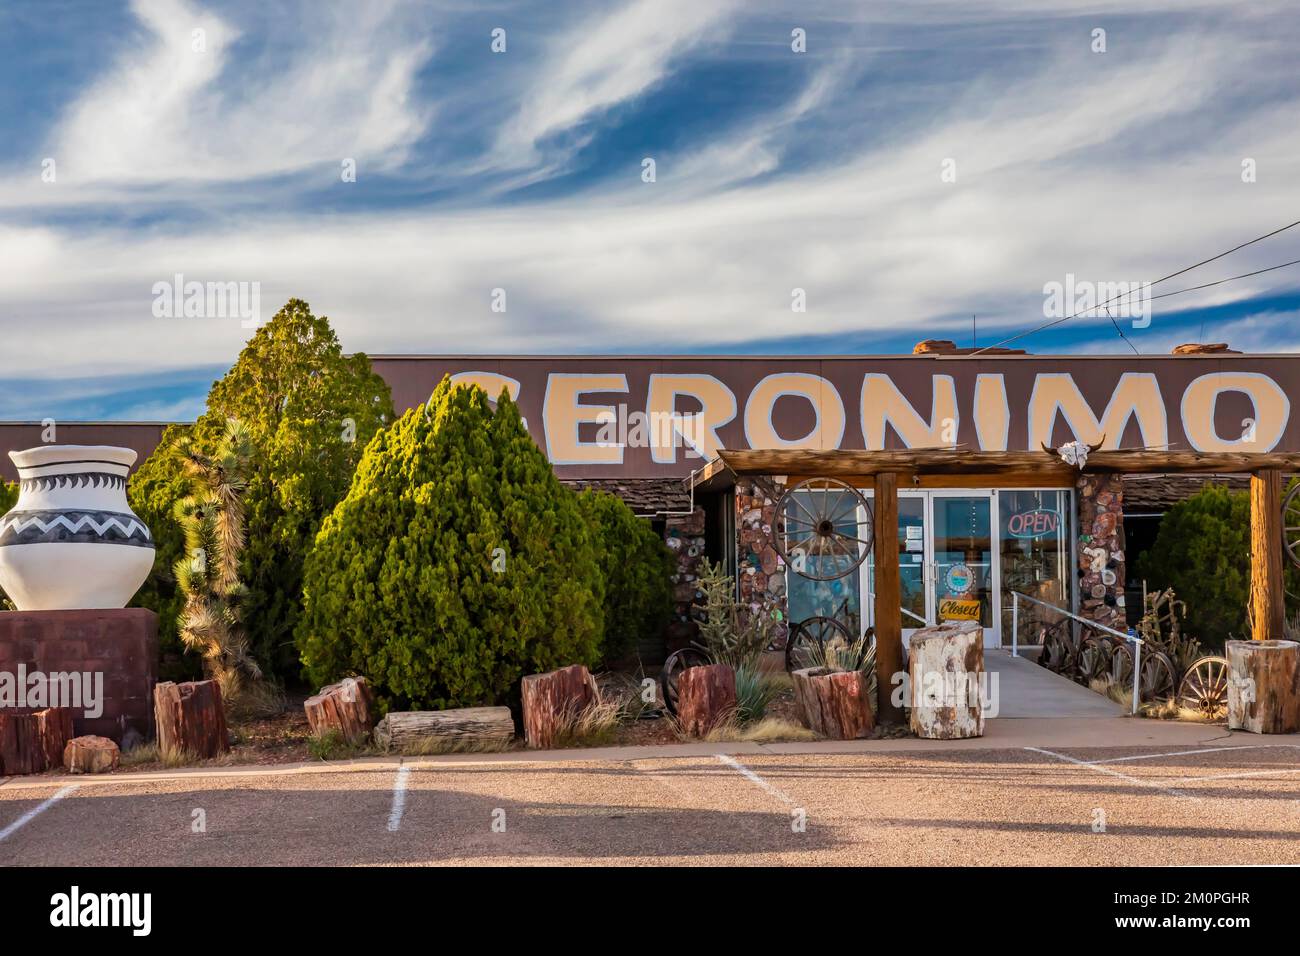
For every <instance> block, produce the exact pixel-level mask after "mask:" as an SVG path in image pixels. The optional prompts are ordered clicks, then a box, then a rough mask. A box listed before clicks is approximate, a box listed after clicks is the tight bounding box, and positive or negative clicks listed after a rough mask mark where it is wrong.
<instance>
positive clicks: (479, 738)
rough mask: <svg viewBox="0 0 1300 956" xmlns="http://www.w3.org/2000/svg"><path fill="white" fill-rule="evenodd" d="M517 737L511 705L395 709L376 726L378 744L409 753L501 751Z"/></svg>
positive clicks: (388, 748)
mask: <svg viewBox="0 0 1300 956" xmlns="http://www.w3.org/2000/svg"><path fill="white" fill-rule="evenodd" d="M514 736H515V720H514V718H513V717H511V716H510V708H509V707H462V708H459V709H456V710H418V711H395V712H392V713H390V714H389V715H388V716H387V717H385V718H384V719H383V720H381V721H380V722H379V724H378V726H376V727H375V743H377V744H378V745H379V746H380V747H383V748H384V749H385V750H397V751H400V752H402V753H409V754H432V753H447V752H449V751H455V750H502V749H504V748H505V747H506V746H507V745H508V744H509V743H510V741H511V740H512V739H513V738H514Z"/></svg>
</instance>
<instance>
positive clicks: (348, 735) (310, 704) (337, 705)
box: [302, 677, 375, 744]
mask: <svg viewBox="0 0 1300 956" xmlns="http://www.w3.org/2000/svg"><path fill="white" fill-rule="evenodd" d="M374 699H375V698H374V694H373V693H371V690H370V682H369V681H367V680H366V679H365V678H364V677H345V678H344V679H343V680H341V681H339V682H338V683H337V684H330V685H329V686H327V687H322V688H321V689H320V692H319V693H317V694H316V695H315V696H313V697H308V698H307V700H306V701H305V702H304V703H303V705H302V706H303V710H304V711H306V713H307V725H308V726H309V727H311V732H312V733H313V734H314V735H316V736H317V737H321V736H324V735H325V734H326V733H328V732H329V731H331V730H334V731H338V733H339V734H341V735H342V737H343V739H344V740H346V741H348V742H349V743H354V744H357V743H361V742H362V741H364V740H367V739H369V737H370V731H371V729H372V728H373V727H374V726H375V720H374V716H373V704H374Z"/></svg>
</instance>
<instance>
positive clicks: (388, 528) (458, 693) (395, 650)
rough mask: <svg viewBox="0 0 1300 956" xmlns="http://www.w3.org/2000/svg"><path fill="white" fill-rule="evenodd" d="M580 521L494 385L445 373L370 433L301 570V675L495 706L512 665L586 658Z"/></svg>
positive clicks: (419, 701)
mask: <svg viewBox="0 0 1300 956" xmlns="http://www.w3.org/2000/svg"><path fill="white" fill-rule="evenodd" d="M599 582H600V578H599V568H598V566H597V561H596V550H595V546H594V544H593V540H592V533H591V532H590V530H589V529H588V526H587V524H586V522H585V521H584V520H583V517H582V512H581V511H580V509H579V506H578V502H577V496H576V495H575V494H574V493H573V492H572V491H570V490H569V489H567V488H565V487H564V486H563V485H562V484H561V483H560V482H559V480H558V479H557V478H556V477H555V474H554V472H553V471H552V470H551V467H550V464H549V463H548V462H547V460H546V457H545V455H544V454H543V453H542V452H541V450H540V449H539V448H538V447H537V445H536V444H535V443H534V442H533V440H532V438H531V437H530V436H529V434H528V432H527V430H526V429H525V428H524V426H523V422H522V420H521V419H520V417H519V411H518V409H517V408H516V407H515V404H514V402H512V401H511V400H510V397H509V396H508V395H506V394H503V395H502V396H501V398H500V399H499V400H498V402H497V406H496V409H495V411H494V410H493V409H492V407H491V404H490V403H489V401H488V396H487V393H486V392H484V391H483V390H482V389H481V388H478V387H476V386H469V385H453V384H452V382H451V380H450V378H445V379H443V381H442V382H441V383H440V384H439V385H438V387H437V388H436V389H435V390H434V392H433V394H432V395H431V396H430V398H429V401H428V402H427V403H425V404H423V405H420V406H419V407H417V408H413V409H411V410H410V411H408V412H407V413H406V414H405V415H403V416H402V417H401V418H400V419H399V420H398V421H397V422H396V423H395V424H394V425H393V426H392V427H391V428H388V429H385V430H384V431H381V432H380V433H379V434H377V435H376V436H375V437H374V439H372V440H371V442H370V444H369V446H368V447H367V448H366V450H365V454H364V455H363V456H362V459H361V463H360V465H358V467H357V472H356V476H355V478H354V479H353V482H352V487H351V489H350V490H349V491H348V494H347V496H346V497H345V498H344V499H343V500H342V501H341V502H339V504H338V506H337V507H336V508H335V509H334V511H333V513H332V514H331V515H330V516H329V517H327V518H326V519H325V521H324V523H323V524H322V526H321V530H320V533H319V534H318V535H317V537H316V542H315V546H314V547H313V549H312V551H311V554H310V555H309V557H308V559H307V563H306V569H305V574H304V612H303V617H302V620H301V622H300V624H299V627H298V644H299V648H300V649H301V652H302V660H303V665H304V667H305V669H306V671H307V674H308V676H309V677H310V679H311V680H312V681H313V682H314V683H315V684H324V683H327V682H329V681H332V680H336V679H338V678H339V677H341V676H344V675H346V674H348V673H362V674H365V675H366V676H367V677H369V678H370V680H371V682H372V683H373V684H374V685H375V688H376V690H377V692H378V693H379V695H380V696H381V699H382V700H383V701H384V703H385V704H386V705H388V706H404V707H416V708H434V709H438V708H446V707H460V706H477V705H487V704H498V703H501V702H503V701H510V700H513V699H514V698H515V696H516V695H517V693H518V683H519V679H520V678H521V677H522V676H524V675H525V674H529V673H533V672H537V671H545V670H550V669H553V668H555V667H559V666H562V665H565V664H574V663H580V664H594V663H595V661H596V659H597V657H598V653H599V643H600V637H601V633H602V626H603V615H602V611H601V606H600V600H599V595H600V583H599Z"/></svg>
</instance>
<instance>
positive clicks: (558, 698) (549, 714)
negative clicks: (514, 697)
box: [520, 664, 600, 749]
mask: <svg viewBox="0 0 1300 956" xmlns="http://www.w3.org/2000/svg"><path fill="white" fill-rule="evenodd" d="M520 690H521V692H522V697H523V713H524V740H526V741H527V743H528V746H530V747H537V748H541V749H546V748H547V747H551V746H553V745H554V744H555V738H556V734H557V733H558V732H559V731H560V730H561V729H562V728H563V727H564V726H565V725H567V724H570V723H572V722H573V720H574V719H575V718H576V717H577V716H578V715H579V714H581V713H582V712H583V711H584V710H586V709H587V708H588V707H589V706H591V704H593V703H594V702H595V701H596V700H597V699H598V698H599V696H600V695H599V693H598V691H597V690H596V681H595V680H594V679H593V678H592V676H591V674H590V673H588V671H587V668H585V667H583V666H582V665H581V664H573V665H572V666H570V667H561V668H560V669H559V670H555V671H548V672H547V673H545V674H529V675H528V676H527V677H525V678H524V679H523V681H522V682H521V684H520Z"/></svg>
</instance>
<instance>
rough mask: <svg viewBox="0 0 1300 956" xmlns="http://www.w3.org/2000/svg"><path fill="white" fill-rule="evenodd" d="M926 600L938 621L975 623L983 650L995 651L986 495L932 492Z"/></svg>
mask: <svg viewBox="0 0 1300 956" xmlns="http://www.w3.org/2000/svg"><path fill="white" fill-rule="evenodd" d="M929 497H930V529H931V534H930V540H931V544H930V547H931V559H930V588H929V590H930V592H931V595H930V600H931V602H932V607H933V609H934V615H935V617H934V619H935V620H938V621H954V620H957V621H960V620H967V621H979V622H980V624H981V625H982V626H983V627H984V645H985V646H986V647H996V646H998V644H999V643H1000V640H999V637H998V631H999V624H1000V621H999V615H998V614H997V607H996V604H997V598H998V590H997V584H998V582H997V578H998V565H997V562H996V560H995V558H994V555H995V552H994V548H993V529H994V527H995V526H996V521H995V517H996V516H995V511H996V508H997V502H996V499H995V498H994V496H993V494H992V492H989V491H983V492H981V491H955V490H954V491H948V490H944V491H932V492H929Z"/></svg>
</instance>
